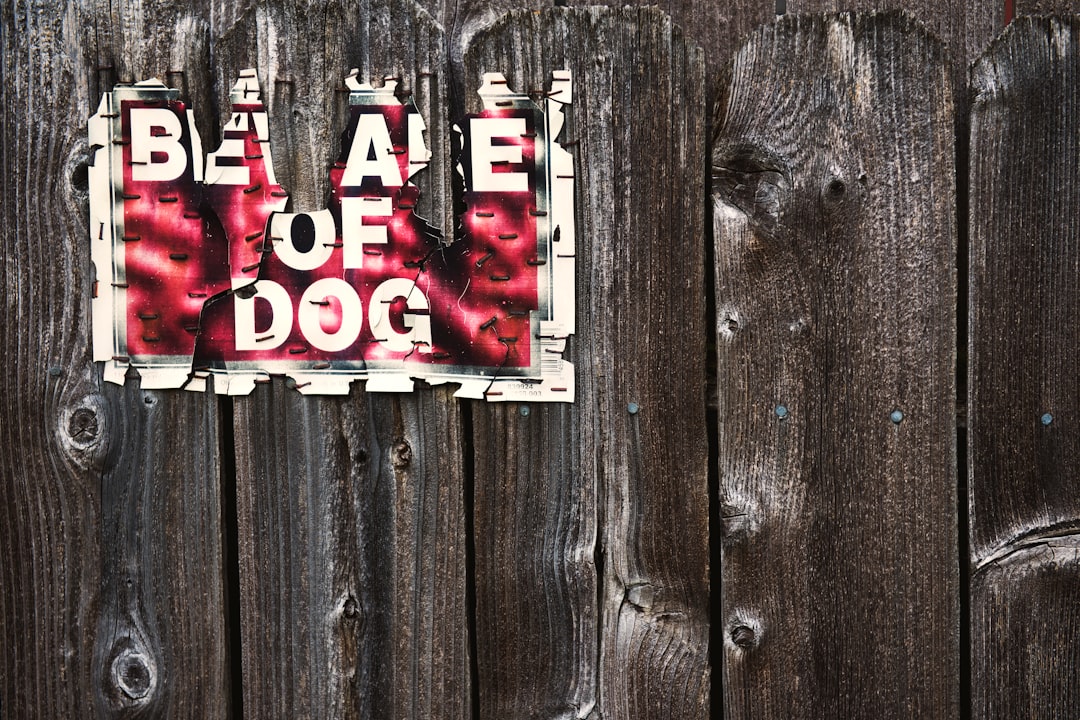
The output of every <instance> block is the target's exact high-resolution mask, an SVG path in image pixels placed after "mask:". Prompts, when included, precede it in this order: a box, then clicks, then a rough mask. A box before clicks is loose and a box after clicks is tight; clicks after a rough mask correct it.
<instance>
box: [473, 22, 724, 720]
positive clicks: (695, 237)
mask: <svg viewBox="0 0 1080 720" xmlns="http://www.w3.org/2000/svg"><path fill="white" fill-rule="evenodd" d="M464 69H465V82H466V85H467V86H468V87H470V88H476V87H478V86H479V83H480V77H481V74H482V73H483V72H489V71H501V72H504V73H505V74H506V76H507V80H508V81H509V85H510V87H511V88H514V89H517V90H520V91H529V90H533V89H543V88H545V87H546V86H547V83H548V81H549V73H550V72H551V71H552V70H556V69H569V70H570V71H571V72H572V73H573V81H574V101H573V107H572V109H571V110H570V111H569V114H568V119H567V125H566V128H565V130H564V132H563V138H564V140H565V145H566V146H567V147H569V149H570V150H571V152H572V153H573V154H574V156H575V163H576V166H575V176H576V198H575V201H576V204H577V207H576V222H577V298H578V300H577V304H578V310H577V332H576V335H575V336H573V338H572V339H571V342H570V346H569V350H568V355H569V358H570V359H571V360H572V361H573V362H574V363H575V364H576V368H577V398H576V402H575V403H574V404H573V405H571V406H563V405H547V406H543V407H532V408H531V412H530V413H529V414H528V415H527V416H522V413H521V410H522V407H521V406H517V405H513V404H511V405H499V406H495V405H482V404H477V405H475V406H474V408H473V418H474V428H475V442H474V457H475V538H476V606H477V616H476V617H477V619H476V622H477V631H476V632H477V637H476V644H477V664H478V680H477V682H478V684H479V687H478V694H479V703H480V705H479V714H480V717H481V718H531V717H566V718H572V717H577V718H600V717H603V718H609V719H615V718H634V719H635V720H640V719H644V718H661V717H672V718H701V717H705V716H706V715H707V713H708V708H709V666H708V640H709V637H708V607H709V605H708V602H709V586H708V517H707V510H708V496H707V465H706V462H707V452H708V449H707V438H706V435H705V401H704V383H705V368H704V352H705V343H704V339H705V327H704V318H705V303H704V277H703V264H704V239H703V227H702V219H703V218H702V214H701V210H702V201H703V199H704V172H703V171H704V168H703V166H702V159H703V157H704V151H705V142H706V136H705V120H706V112H705V96H704V76H703V71H704V63H703V60H702V55H701V52H700V51H699V50H698V49H696V48H695V47H693V45H692V44H691V43H689V41H687V40H686V39H685V37H684V36H683V34H682V33H681V32H680V31H679V30H678V29H677V28H676V27H675V26H673V24H672V23H671V21H670V19H669V18H668V17H667V16H666V15H664V14H663V13H661V12H659V11H658V10H656V9H647V10H640V9H633V8H624V9H619V10H614V9H608V8H589V9H577V8H575V9H573V10H564V9H555V10H548V11H542V12H539V13H534V12H528V11H516V12H513V13H510V14H509V15H507V16H506V17H505V18H503V19H502V20H501V21H499V22H498V23H496V24H495V25H493V26H492V27H491V28H489V29H488V30H486V31H484V32H482V33H480V34H478V35H477V36H476V37H475V38H474V39H473V42H472V44H471V45H470V47H469V48H468V49H467V51H466V54H465V62H464ZM466 107H467V109H470V110H476V109H478V102H477V100H476V98H475V97H469V98H467V99H466ZM631 403H633V404H635V406H636V407H637V408H638V411H637V412H636V413H631V412H629V411H628V407H629V405H630V404H631Z"/></svg>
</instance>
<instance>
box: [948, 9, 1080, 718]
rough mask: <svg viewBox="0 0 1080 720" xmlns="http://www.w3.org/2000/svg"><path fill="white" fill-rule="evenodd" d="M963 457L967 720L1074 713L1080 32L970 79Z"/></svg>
mask: <svg viewBox="0 0 1080 720" xmlns="http://www.w3.org/2000/svg"><path fill="white" fill-rule="evenodd" d="M971 84H972V90H973V98H974V100H973V109H972V122H971V148H972V165H971V170H970V186H971V200H972V201H971V213H970V225H971V300H970V326H971V331H972V332H971V343H970V355H971V364H970V374H969V433H970V434H969V456H970V460H971V462H970V478H969V484H970V502H971V505H970V508H971V509H970V515H971V563H972V567H973V578H972V585H971V605H972V661H973V665H972V684H973V707H974V712H975V715H976V716H978V717H986V718H1015V717H1025V718H1028V717H1030V718H1050V717H1064V716H1068V715H1071V714H1073V713H1074V712H1075V708H1076V691H1075V676H1074V672H1073V670H1072V667H1074V666H1071V665H1070V664H1069V659H1070V658H1073V657H1074V655H1075V652H1076V648H1077V646H1078V637H1080V634H1078V632H1077V628H1076V625H1077V615H1076V611H1075V607H1074V606H1075V603H1074V602H1070V601H1069V599H1068V598H1069V597H1070V596H1072V597H1073V598H1075V589H1076V585H1077V578H1078V577H1080V563H1078V560H1080V558H1078V556H1077V552H1076V548H1077V541H1076V537H1077V535H1078V534H1080V503H1078V500H1077V494H1076V491H1075V477H1074V475H1075V472H1074V468H1075V466H1076V464H1077V462H1078V461H1080V429H1078V428H1080V408H1078V407H1077V398H1080V359H1078V354H1077V340H1076V338H1077V335H1076V332H1075V330H1074V327H1075V325H1076V317H1077V314H1078V313H1080V274H1078V273H1077V266H1078V263H1080V226H1078V225H1077V222H1076V218H1077V217H1078V216H1080V199H1078V198H1080V196H1078V194H1077V190H1076V189H1077V188H1078V187H1080V120H1078V118H1080V94H1078V87H1080V18H1078V17H1075V16H1073V17H1066V18H1062V19H1058V20H1051V19H1043V18H1039V19H1035V18H1019V19H1018V20H1016V21H1015V22H1014V23H1013V24H1012V25H1011V26H1010V27H1009V29H1008V30H1007V31H1006V32H1005V33H1004V34H1003V35H1002V36H1001V37H1000V38H999V39H998V40H997V41H995V42H994V44H993V45H992V46H991V47H990V49H989V50H988V51H987V54H986V55H985V56H984V57H983V58H981V59H980V60H979V62H978V63H976V64H975V66H974V67H973V68H972V79H971Z"/></svg>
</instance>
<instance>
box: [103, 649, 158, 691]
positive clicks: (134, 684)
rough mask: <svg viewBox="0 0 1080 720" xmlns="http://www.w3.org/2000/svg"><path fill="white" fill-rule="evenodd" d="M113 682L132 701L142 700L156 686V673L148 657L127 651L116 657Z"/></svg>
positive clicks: (113, 667)
mask: <svg viewBox="0 0 1080 720" xmlns="http://www.w3.org/2000/svg"><path fill="white" fill-rule="evenodd" d="M112 671H113V681H114V682H115V683H116V687H117V688H119V689H120V692H122V693H124V695H126V696H127V697H129V698H131V699H132V700H142V699H143V698H145V697H146V696H147V695H148V694H149V693H150V688H151V687H152V686H153V684H154V673H153V670H152V669H151V667H150V665H149V663H148V662H147V660H146V657H145V656H144V655H142V654H140V653H138V652H132V651H130V650H125V651H124V652H122V653H120V654H119V655H117V656H116V660H114V661H113V666H112Z"/></svg>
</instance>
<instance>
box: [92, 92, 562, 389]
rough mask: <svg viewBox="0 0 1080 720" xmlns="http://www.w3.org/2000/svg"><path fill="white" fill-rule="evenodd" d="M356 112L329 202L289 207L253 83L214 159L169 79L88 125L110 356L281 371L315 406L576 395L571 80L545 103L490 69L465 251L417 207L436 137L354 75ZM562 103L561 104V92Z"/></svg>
mask: <svg viewBox="0 0 1080 720" xmlns="http://www.w3.org/2000/svg"><path fill="white" fill-rule="evenodd" d="M346 83H347V84H348V86H349V90H350V96H349V97H350V111H351V112H350V115H349V121H348V125H347V127H346V128H345V131H344V133H343V134H342V145H341V152H340V155H339V156H338V158H337V161H336V162H335V163H334V164H333V167H332V168H331V170H330V181H331V195H330V198H329V201H328V207H326V208H323V209H320V210H316V211H310V212H286V207H287V203H288V195H287V193H286V192H285V191H284V190H283V189H282V188H281V186H279V185H278V184H277V182H276V179H275V177H274V169H273V160H272V157H271V152H270V147H271V144H270V137H269V129H268V128H269V122H268V117H267V113H266V108H265V107H264V106H263V104H262V102H261V100H260V93H259V87H258V81H257V79H256V77H255V73H254V71H246V72H245V73H242V74H241V76H240V78H239V80H238V81H237V83H236V85H235V86H234V88H233V90H232V105H233V114H232V118H231V119H230V121H229V122H228V123H227V124H226V125H225V127H224V129H223V133H222V136H223V139H222V142H221V146H220V147H219V148H218V149H217V151H216V152H212V153H210V154H209V155H207V156H206V158H205V161H204V160H203V157H202V148H201V143H200V141H199V137H198V133H197V132H196V130H195V125H194V121H193V116H192V114H191V111H190V110H188V109H187V108H186V107H185V105H184V103H183V102H181V101H180V100H179V99H178V93H177V91H175V90H172V89H170V88H167V87H165V86H164V85H162V84H160V83H158V82H156V81H148V82H146V83H139V84H137V85H133V86H120V87H117V88H115V89H114V90H113V92H112V93H109V94H106V95H105V96H104V97H103V98H102V101H101V106H100V108H99V110H98V113H97V114H96V115H95V116H94V117H93V118H91V120H90V139H91V143H92V144H93V145H94V146H95V148H96V149H95V162H94V165H93V167H92V168H91V241H92V249H93V260H94V263H95V267H96V270H97V278H98V282H97V285H96V295H95V298H94V301H93V310H94V332H95V338H94V348H95V359H97V360H101V361H104V362H105V363H106V377H107V378H108V379H110V380H112V381H114V382H123V377H124V375H125V373H126V371H127V369H128V368H129V367H133V368H135V369H136V370H137V371H138V372H139V373H140V374H141V375H142V382H143V387H148V388H150V387H188V388H190V389H203V388H204V387H205V385H206V379H207V378H208V377H210V376H213V377H214V387H215V390H217V391H218V392H229V393H232V394H239V393H247V392H250V391H251V389H252V388H253V387H254V385H255V384H256V383H257V382H259V381H264V380H267V379H269V377H270V375H273V374H283V375H289V376H291V377H293V378H294V379H295V381H296V386H297V387H298V388H299V389H300V390H301V391H302V392H312V393H343V392H347V391H348V386H349V383H351V382H352V381H353V380H357V379H363V380H366V381H367V389H368V390H409V389H411V388H412V384H413V379H414V378H420V379H424V380H426V381H427V382H430V383H439V382H447V381H453V382H457V383H460V384H461V386H462V387H461V389H460V390H459V393H458V394H459V395H463V396H467V397H487V398H489V399H532V400H545V399H553V400H572V397H573V372H572V368H571V367H570V366H569V364H568V363H565V362H564V361H563V360H562V352H563V350H564V346H565V339H566V337H567V335H568V334H570V333H572V332H573V312H574V309H573V288H574V281H573V267H574V265H573V263H574V260H573V212H572V208H573V165H572V159H571V157H570V155H569V154H568V153H566V152H565V151H564V150H563V149H562V148H561V147H559V145H558V144H557V143H556V142H555V137H556V136H557V134H558V132H559V130H560V128H561V125H562V105H563V104H566V103H568V102H569V99H570V98H569V97H568V96H569V93H570V80H569V74H568V73H556V75H555V81H554V85H553V88H552V91H551V93H549V95H548V97H547V98H545V100H544V101H543V104H542V105H541V104H538V103H537V102H535V101H534V100H533V99H531V98H529V97H528V96H522V95H517V94H515V93H513V92H511V91H509V90H508V89H507V87H506V82H505V80H503V79H502V76H500V75H497V74H491V75H488V76H485V84H484V86H483V87H482V88H481V90H480V95H481V97H482V99H483V100H484V104H485V109H484V111H483V112H481V113H479V114H477V115H474V116H469V117H467V118H466V119H465V122H464V123H463V125H462V127H461V128H460V130H459V136H460V146H459V152H458V158H457V159H458V166H459V168H460V171H461V173H462V180H463V186H464V188H465V190H464V197H463V198H462V200H463V201H464V206H465V208H466V210H465V213H464V215H463V216H462V217H461V220H460V224H461V228H462V236H461V237H460V238H459V239H458V240H457V241H455V242H452V243H449V242H446V241H445V240H444V236H443V234H442V233H440V232H439V230H438V229H436V228H434V227H432V226H430V225H429V224H428V223H427V222H426V221H425V220H423V219H421V218H420V217H419V216H418V215H416V214H415V212H414V208H415V206H416V204H417V199H418V197H419V194H420V189H419V187H418V186H417V185H415V184H414V183H413V178H414V176H415V175H416V174H417V173H418V172H419V171H420V170H422V169H424V168H425V167H426V166H427V163H428V161H429V158H430V153H429V152H428V150H427V148H426V147H425V144H424V130H425V126H424V122H423V119H422V118H421V116H420V115H419V113H418V112H417V111H416V109H415V107H413V106H412V105H411V104H402V103H401V102H400V101H398V100H397V98H396V97H395V95H394V90H395V83H394V82H392V81H388V82H387V83H386V84H385V85H384V86H383V87H380V88H373V87H371V86H370V85H366V84H360V83H359V82H358V81H357V79H356V77H355V72H354V74H353V75H350V76H349V78H347V80H346ZM563 96H565V97H563Z"/></svg>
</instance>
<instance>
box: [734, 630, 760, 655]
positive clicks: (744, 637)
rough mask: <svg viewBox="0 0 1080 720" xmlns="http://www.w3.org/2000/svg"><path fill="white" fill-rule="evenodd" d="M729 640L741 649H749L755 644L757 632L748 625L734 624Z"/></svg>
mask: <svg viewBox="0 0 1080 720" xmlns="http://www.w3.org/2000/svg"><path fill="white" fill-rule="evenodd" d="M731 642H733V643H735V645H736V646H737V647H740V648H742V649H743V650H750V649H751V648H753V647H754V646H756V645H757V633H756V632H754V628H752V627H750V626H749V625H736V626H735V627H733V628H731Z"/></svg>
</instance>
